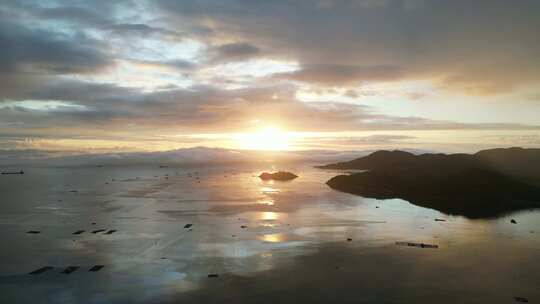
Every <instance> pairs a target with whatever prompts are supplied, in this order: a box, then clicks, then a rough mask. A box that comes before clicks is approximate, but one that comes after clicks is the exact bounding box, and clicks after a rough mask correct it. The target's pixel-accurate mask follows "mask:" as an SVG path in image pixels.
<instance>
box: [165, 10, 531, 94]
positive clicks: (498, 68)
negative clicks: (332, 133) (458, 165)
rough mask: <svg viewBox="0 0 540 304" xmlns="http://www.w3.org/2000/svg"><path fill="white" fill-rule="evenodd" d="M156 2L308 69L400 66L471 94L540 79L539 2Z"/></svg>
mask: <svg viewBox="0 0 540 304" xmlns="http://www.w3.org/2000/svg"><path fill="white" fill-rule="evenodd" d="M158 3H159V5H160V6H161V7H162V8H163V12H164V13H165V14H168V15H169V16H170V20H171V23H172V24H174V22H175V21H176V20H178V19H181V20H183V22H185V20H191V22H192V23H194V24H198V23H199V24H212V29H213V31H214V33H215V35H214V36H215V37H216V39H222V37H231V36H232V37H235V38H236V39H239V40H241V41H245V42H248V43H251V44H254V45H257V46H260V47H262V48H264V49H265V50H268V51H269V52H271V53H272V54H274V55H275V56H279V57H281V58H290V59H293V60H298V61H299V62H300V63H301V64H302V65H305V66H307V65H326V66H334V65H342V66H392V67H400V69H402V71H404V72H406V73H405V74H404V75H403V76H404V78H407V79H418V78H422V79H425V78H428V79H432V80H436V81H440V86H441V88H448V89H455V90H459V91H462V92H466V93H470V94H489V93H493V94H495V93H500V92H504V91H509V90H512V89H514V88H516V87H519V86H522V85H531V84H535V83H536V84H538V83H539V82H540V72H539V71H540V62H539V61H538V60H536V57H537V54H538V53H540V40H539V39H538V34H537V33H536V30H535V29H537V28H539V27H540V13H539V12H540V2H538V1H533V0H524V1H519V2H513V3H512V4H509V3H508V1H506V0H480V1H468V0H457V1H445V0H433V1H420V0H388V1H367V0H363V1H362V0H350V1H347V0H343V1H320V0H312V1H310V0H307V1H288V0H279V1H263V2H261V1H242V0H228V1H171V0H160V1H159V2H158ZM322 72H324V71H321V73H322ZM328 73H329V74H330V75H329V76H328V77H323V76H319V77H317V78H315V80H319V79H324V78H334V77H332V75H334V70H332V69H329V70H328ZM349 75H350V78H353V79H352V80H351V79H347V80H348V81H347V82H351V81H354V80H355V79H358V80H361V77H362V73H360V75H358V74H357V73H350V74H349ZM357 77H360V78H357ZM343 78H345V76H343Z"/></svg>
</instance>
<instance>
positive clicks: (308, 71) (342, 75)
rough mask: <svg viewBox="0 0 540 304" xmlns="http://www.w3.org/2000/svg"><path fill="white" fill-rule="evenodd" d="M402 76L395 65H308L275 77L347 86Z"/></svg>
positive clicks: (389, 79) (395, 78)
mask: <svg viewBox="0 0 540 304" xmlns="http://www.w3.org/2000/svg"><path fill="white" fill-rule="evenodd" d="M401 76H402V72H401V69H400V68H399V67H395V66H352V65H336V64H321V65H307V66H304V67H302V68H301V69H300V70H298V71H294V72H290V73H280V74H277V75H274V77H277V78H282V79H289V80H295V81H303V82H310V83H315V84H320V85H333V86H347V85H351V84H358V83H360V82H363V81H391V80H397V79H399V78H400V77H401Z"/></svg>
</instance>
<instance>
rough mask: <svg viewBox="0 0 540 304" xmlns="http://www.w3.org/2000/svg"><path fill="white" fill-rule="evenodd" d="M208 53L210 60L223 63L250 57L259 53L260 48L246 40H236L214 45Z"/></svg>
mask: <svg viewBox="0 0 540 304" xmlns="http://www.w3.org/2000/svg"><path fill="white" fill-rule="evenodd" d="M209 54H210V62H212V63H223V62H232V61H241V60H246V59H251V58H253V57H256V56H258V55H260V54H261V49H259V48H258V47H256V46H254V45H252V44H249V43H246V42H236V43H228V44H222V45H219V46H215V47H213V48H211V49H210V50H209Z"/></svg>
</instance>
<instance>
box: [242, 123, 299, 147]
mask: <svg viewBox="0 0 540 304" xmlns="http://www.w3.org/2000/svg"><path fill="white" fill-rule="evenodd" d="M289 137H290V135H289V134H288V133H287V132H283V131H281V130H280V129H278V128H275V127H267V128H263V129H260V130H258V131H255V132H250V133H242V134H239V135H238V136H237V138H236V140H237V142H238V146H239V147H240V148H242V149H250V150H270V151H280V150H288V149H289Z"/></svg>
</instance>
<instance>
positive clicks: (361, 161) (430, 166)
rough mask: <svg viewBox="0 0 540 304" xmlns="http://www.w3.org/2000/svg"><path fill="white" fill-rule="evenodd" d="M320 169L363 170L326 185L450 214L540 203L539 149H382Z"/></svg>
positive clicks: (495, 212)
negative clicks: (423, 151)
mask: <svg viewBox="0 0 540 304" xmlns="http://www.w3.org/2000/svg"><path fill="white" fill-rule="evenodd" d="M318 168H323V169H340V170H363V171H362V172H358V173H352V174H348V175H338V176H335V177H333V178H331V179H330V180H329V181H328V182H327V185H328V186H330V187H331V188H333V189H336V190H339V191H342V192H347V193H351V194H356V195H360V196H363V197H368V198H376V199H390V198H400V199H404V200H407V201H408V202H410V203H412V204H415V205H418V206H422V207H427V208H432V209H436V210H438V211H440V212H443V213H446V214H451V215H462V216H465V217H469V218H490V217H497V216H501V215H504V214H507V213H509V212H512V211H518V210H524V209H533V208H540V182H539V181H540V170H539V169H540V149H521V148H509V149H491V150H483V151H480V152H478V153H475V154H429V153H428V154H421V155H415V154H412V153H409V152H405V151H399V150H396V151H377V152H374V153H372V154H370V155H368V156H365V157H361V158H357V159H354V160H352V161H349V162H342V163H336V164H330V165H325V166H320V167H318Z"/></svg>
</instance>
